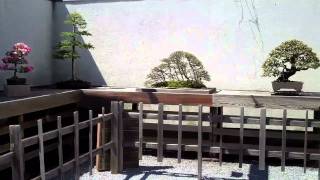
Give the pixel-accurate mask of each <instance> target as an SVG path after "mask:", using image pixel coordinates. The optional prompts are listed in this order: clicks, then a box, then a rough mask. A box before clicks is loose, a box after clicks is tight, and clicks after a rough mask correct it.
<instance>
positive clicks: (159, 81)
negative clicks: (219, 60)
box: [145, 51, 210, 88]
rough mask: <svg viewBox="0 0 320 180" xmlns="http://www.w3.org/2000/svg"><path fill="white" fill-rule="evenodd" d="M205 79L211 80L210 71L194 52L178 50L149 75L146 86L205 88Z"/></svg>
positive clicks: (163, 60)
mask: <svg viewBox="0 0 320 180" xmlns="http://www.w3.org/2000/svg"><path fill="white" fill-rule="evenodd" d="M203 81H210V76H209V74H208V72H207V71H206V70H205V69H204V67H203V65H202V63H201V61H200V60H199V59H198V58H197V57H195V56H194V55H193V54H191V53H188V52H184V51H176V52H174V53H172V54H171V55H170V56H169V57H168V58H165V59H162V60H161V64H160V65H159V66H157V67H155V68H153V69H152V71H151V73H150V74H149V75H148V76H147V81H146V83H145V84H146V86H151V87H171V88H181V87H188V88H203V87H205V85H204V84H203Z"/></svg>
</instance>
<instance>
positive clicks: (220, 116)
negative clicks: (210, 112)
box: [218, 107, 223, 166]
mask: <svg viewBox="0 0 320 180" xmlns="http://www.w3.org/2000/svg"><path fill="white" fill-rule="evenodd" d="M218 118H219V120H220V121H219V128H220V129H222V121H223V107H219V108H218ZM219 137H220V140H219V147H220V152H219V166H221V165H222V156H223V148H222V143H223V135H222V133H221V134H220V136H219Z"/></svg>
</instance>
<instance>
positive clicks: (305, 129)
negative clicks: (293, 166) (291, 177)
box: [303, 110, 309, 173]
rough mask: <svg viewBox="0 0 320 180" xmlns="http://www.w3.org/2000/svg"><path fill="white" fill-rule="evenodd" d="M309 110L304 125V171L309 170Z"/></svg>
mask: <svg viewBox="0 0 320 180" xmlns="http://www.w3.org/2000/svg"><path fill="white" fill-rule="evenodd" d="M308 114H309V113H308V110H307V111H306V120H305V126H304V145H303V154H304V155H303V172H304V173H306V171H307V155H308V154H307V153H308V152H307V149H308V119H309V118H308Z"/></svg>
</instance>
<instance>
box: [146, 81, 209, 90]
mask: <svg viewBox="0 0 320 180" xmlns="http://www.w3.org/2000/svg"><path fill="white" fill-rule="evenodd" d="M152 87H169V88H205V87H206V86H205V85H204V84H203V83H201V82H196V81H165V82H161V83H156V84H153V85H152Z"/></svg>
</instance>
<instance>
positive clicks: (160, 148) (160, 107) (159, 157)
mask: <svg viewBox="0 0 320 180" xmlns="http://www.w3.org/2000/svg"><path fill="white" fill-rule="evenodd" d="M158 113H159V114H158V131H157V142H158V150H157V161H158V162H162V159H163V104H162V103H160V104H159V105H158Z"/></svg>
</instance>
